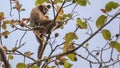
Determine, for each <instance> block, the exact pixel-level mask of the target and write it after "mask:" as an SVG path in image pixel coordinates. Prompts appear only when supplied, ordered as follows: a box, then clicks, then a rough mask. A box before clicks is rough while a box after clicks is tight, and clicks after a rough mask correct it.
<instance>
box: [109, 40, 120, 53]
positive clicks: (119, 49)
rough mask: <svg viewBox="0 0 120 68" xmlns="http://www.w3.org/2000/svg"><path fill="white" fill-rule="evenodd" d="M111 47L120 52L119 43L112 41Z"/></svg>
mask: <svg viewBox="0 0 120 68" xmlns="http://www.w3.org/2000/svg"><path fill="white" fill-rule="evenodd" d="M109 45H110V46H111V47H112V48H115V49H116V50H117V51H118V52H120V43H119V42H117V41H111V42H110V43H109Z"/></svg>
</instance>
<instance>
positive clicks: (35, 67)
mask: <svg viewBox="0 0 120 68" xmlns="http://www.w3.org/2000/svg"><path fill="white" fill-rule="evenodd" d="M31 68H39V67H38V66H36V65H35V66H32V67H31Z"/></svg>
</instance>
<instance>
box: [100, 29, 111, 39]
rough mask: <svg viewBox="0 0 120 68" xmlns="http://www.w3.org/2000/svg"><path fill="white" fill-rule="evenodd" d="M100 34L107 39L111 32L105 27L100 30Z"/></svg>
mask: <svg viewBox="0 0 120 68" xmlns="http://www.w3.org/2000/svg"><path fill="white" fill-rule="evenodd" d="M102 35H103V37H104V39H105V40H109V39H110V38H111V33H110V31H109V30H106V29H104V30H102Z"/></svg>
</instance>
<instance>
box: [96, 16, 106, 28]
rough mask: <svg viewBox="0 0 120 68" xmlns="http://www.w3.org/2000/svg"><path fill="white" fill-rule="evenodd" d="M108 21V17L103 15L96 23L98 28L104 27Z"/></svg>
mask: <svg viewBox="0 0 120 68" xmlns="http://www.w3.org/2000/svg"><path fill="white" fill-rule="evenodd" d="M106 21H107V16H105V15H101V16H100V17H99V18H98V19H97V21H96V26H97V28H100V27H102V26H103V25H104V24H105V22H106Z"/></svg>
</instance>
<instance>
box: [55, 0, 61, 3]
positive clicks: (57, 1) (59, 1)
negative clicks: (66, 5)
mask: <svg viewBox="0 0 120 68" xmlns="http://www.w3.org/2000/svg"><path fill="white" fill-rule="evenodd" d="M54 2H55V3H63V0H54Z"/></svg>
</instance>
